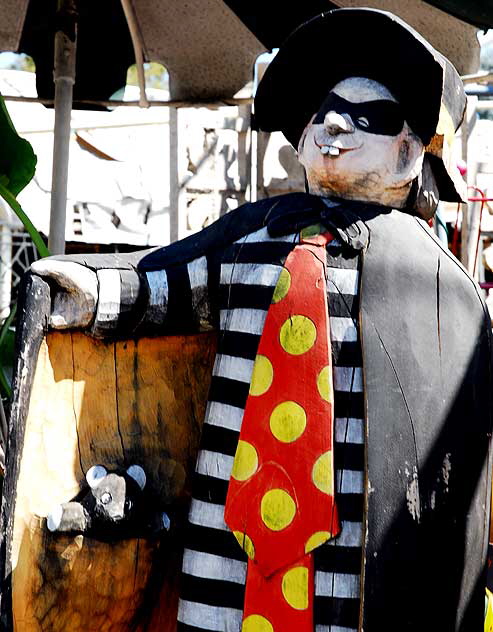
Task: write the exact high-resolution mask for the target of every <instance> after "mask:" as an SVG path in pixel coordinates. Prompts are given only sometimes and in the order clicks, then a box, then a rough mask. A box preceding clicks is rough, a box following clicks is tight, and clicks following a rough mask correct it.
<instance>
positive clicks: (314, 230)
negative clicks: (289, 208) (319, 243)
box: [300, 224, 327, 239]
mask: <svg viewBox="0 0 493 632" xmlns="http://www.w3.org/2000/svg"><path fill="white" fill-rule="evenodd" d="M325 232H327V229H326V228H325V227H324V226H323V225H322V224H311V225H310V226H306V227H305V228H303V230H302V231H301V233H300V237H301V238H303V239H307V238H308V237H315V236H316V235H321V234H322V233H325Z"/></svg>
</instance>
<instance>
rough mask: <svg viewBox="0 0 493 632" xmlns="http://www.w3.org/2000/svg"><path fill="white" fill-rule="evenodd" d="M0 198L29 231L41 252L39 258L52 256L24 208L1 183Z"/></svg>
mask: <svg viewBox="0 0 493 632" xmlns="http://www.w3.org/2000/svg"><path fill="white" fill-rule="evenodd" d="M0 196H2V197H3V199H4V200H5V201H6V202H7V204H8V205H9V206H10V208H11V209H12V210H13V211H14V213H15V214H16V215H17V217H18V218H19V219H20V220H21V222H22V223H23V224H24V228H25V229H26V230H27V232H28V233H29V235H30V237H31V239H32V240H33V243H34V245H35V246H36V248H37V250H38V252H39V256H40V257H49V256H50V251H49V250H48V247H47V246H46V244H45V242H44V241H43V238H42V237H41V235H40V234H39V233H38V231H37V230H36V228H35V227H34V225H33V223H32V222H31V220H30V219H29V217H28V216H27V215H26V214H25V213H24V211H23V210H22V206H21V205H20V204H19V202H18V201H17V200H16V199H15V197H14V196H13V195H12V193H11V192H10V191H9V190H8V189H7V188H6V187H5V186H4V185H3V184H2V183H1V182H0Z"/></svg>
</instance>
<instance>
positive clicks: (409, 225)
mask: <svg viewBox="0 0 493 632" xmlns="http://www.w3.org/2000/svg"><path fill="white" fill-rule="evenodd" d="M367 224H368V227H369V229H370V243H369V247H368V249H367V252H366V253H365V258H366V259H367V264H369V263H371V269H372V270H373V269H374V267H375V266H377V267H378V268H379V269H380V270H381V268H382V266H385V267H388V268H392V269H393V270H394V274H395V278H396V280H397V279H400V281H399V282H400V283H402V284H403V285H405V284H406V283H407V284H409V283H411V284H412V285H413V286H416V288H417V289H419V285H421V286H422V287H423V288H424V286H425V285H427V284H435V285H436V284H437V283H438V282H439V283H440V285H442V286H443V285H446V286H448V287H450V288H455V292H454V295H455V298H456V300H457V301H462V302H465V303H468V304H469V306H470V307H471V308H472V309H478V310H479V311H480V312H483V311H485V310H486V307H485V304H484V301H483V299H482V297H481V293H480V291H479V287H478V285H477V283H476V282H475V281H474V280H473V279H472V278H471V276H470V274H469V273H468V271H467V270H466V269H465V268H464V266H463V265H462V263H461V262H460V261H458V260H457V259H456V257H455V256H454V255H453V254H452V253H451V252H450V250H449V249H448V248H447V247H446V246H445V245H444V244H442V243H441V242H440V240H439V239H438V238H437V237H436V235H435V234H434V233H433V231H432V230H431V229H430V227H429V226H428V225H427V223H426V222H425V221H424V220H422V219H420V218H418V217H416V216H413V215H409V214H407V213H403V212H402V211H398V210H393V211H391V212H389V213H384V214H381V215H376V216H375V217H373V218H372V219H371V220H369V221H368V223H367ZM367 267H369V266H368V265H367Z"/></svg>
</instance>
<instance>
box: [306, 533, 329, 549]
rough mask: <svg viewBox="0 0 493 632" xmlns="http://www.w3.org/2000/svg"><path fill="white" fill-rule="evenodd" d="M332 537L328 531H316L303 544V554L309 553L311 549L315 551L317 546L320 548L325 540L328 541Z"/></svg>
mask: <svg viewBox="0 0 493 632" xmlns="http://www.w3.org/2000/svg"><path fill="white" fill-rule="evenodd" d="M331 537H332V533H331V532H330V531H316V532H315V533H313V534H312V535H311V536H310V537H309V538H308V540H307V541H306V544H305V553H310V551H313V549H316V548H317V546H320V545H321V544H323V543H324V542H327V540H330V539H331Z"/></svg>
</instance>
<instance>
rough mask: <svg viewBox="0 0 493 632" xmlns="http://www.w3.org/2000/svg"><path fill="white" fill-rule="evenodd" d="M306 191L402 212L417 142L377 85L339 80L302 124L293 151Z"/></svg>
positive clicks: (416, 166) (419, 155) (416, 169)
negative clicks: (298, 163) (384, 206)
mask: <svg viewBox="0 0 493 632" xmlns="http://www.w3.org/2000/svg"><path fill="white" fill-rule="evenodd" d="M298 152H299V160H300V162H301V164H302V165H303V167H304V168H305V171H306V175H307V180H308V185H309V189H310V192H311V193H315V194H317V195H337V196H340V197H343V198H347V199H353V200H363V201H369V202H376V203H380V204H385V205H386V206H393V207H395V208H402V207H403V206H404V204H405V202H406V199H407V196H408V194H409V190H410V188H411V183H412V181H413V179H414V178H415V177H416V176H417V175H418V174H419V173H420V171H421V166H422V161H423V144H422V142H421V140H420V139H419V138H418V137H417V136H416V135H415V134H414V133H413V132H412V130H411V129H410V127H409V126H408V124H407V122H406V121H405V120H404V116H403V114H402V111H401V108H400V106H399V104H398V103H397V101H396V100H395V98H394V97H393V96H392V94H391V93H390V92H389V91H388V90H387V88H385V86H383V85H382V84H380V83H378V82H376V81H373V80H372V79H366V78H363V77H351V78H349V79H345V80H344V81H341V82H340V83H338V84H337V85H335V86H334V88H333V89H332V90H331V91H330V92H329V94H328V95H327V97H326V99H325V101H324V102H323V103H322V105H321V107H320V109H319V111H318V112H317V113H316V114H314V116H313V117H312V119H311V121H310V123H309V124H308V125H307V126H306V128H305V130H304V132H303V134H302V136H301V139H300V144H299V147H298Z"/></svg>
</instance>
